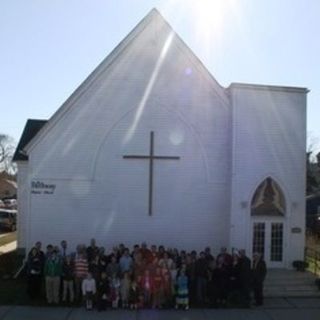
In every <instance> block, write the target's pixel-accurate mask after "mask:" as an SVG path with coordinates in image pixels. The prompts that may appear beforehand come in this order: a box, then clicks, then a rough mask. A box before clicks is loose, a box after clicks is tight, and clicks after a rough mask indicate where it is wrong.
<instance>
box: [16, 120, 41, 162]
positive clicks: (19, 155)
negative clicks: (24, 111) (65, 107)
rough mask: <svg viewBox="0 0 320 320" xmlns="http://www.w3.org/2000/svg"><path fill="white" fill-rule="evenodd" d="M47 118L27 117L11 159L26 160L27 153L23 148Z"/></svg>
mask: <svg viewBox="0 0 320 320" xmlns="http://www.w3.org/2000/svg"><path fill="white" fill-rule="evenodd" d="M46 122H47V120H36V119H28V120H27V123H26V125H25V127H24V129H23V132H22V135H21V138H20V141H19V143H18V146H17V149H16V151H15V153H14V156H13V159H12V160H13V161H27V160H28V155H27V154H26V153H25V152H24V150H23V148H24V147H25V146H26V145H27V144H28V143H29V142H30V141H31V140H32V139H33V138H34V136H35V135H36V134H37V133H38V132H39V130H40V129H41V128H42V127H43V126H44V125H45V124H46Z"/></svg>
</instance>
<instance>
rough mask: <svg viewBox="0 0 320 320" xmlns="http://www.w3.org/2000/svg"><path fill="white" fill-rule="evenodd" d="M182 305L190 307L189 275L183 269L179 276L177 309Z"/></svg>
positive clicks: (186, 308)
mask: <svg viewBox="0 0 320 320" xmlns="http://www.w3.org/2000/svg"><path fill="white" fill-rule="evenodd" d="M180 306H181V307H182V308H184V309H185V310H188V309H189V291H188V277H187V276H186V274H185V271H184V270H183V269H182V270H181V271H180V275H179V276H178V278H177V297H176V309H178V308H179V307H180Z"/></svg>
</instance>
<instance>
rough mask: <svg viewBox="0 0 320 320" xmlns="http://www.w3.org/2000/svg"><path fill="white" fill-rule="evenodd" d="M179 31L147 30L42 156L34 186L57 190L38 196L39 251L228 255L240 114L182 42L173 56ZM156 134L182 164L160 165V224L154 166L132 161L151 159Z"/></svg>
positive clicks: (44, 144)
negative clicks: (154, 249) (232, 148)
mask: <svg viewBox="0 0 320 320" xmlns="http://www.w3.org/2000/svg"><path fill="white" fill-rule="evenodd" d="M169 31H170V30H169V29H168V27H167V26H166V25H163V28H159V25H157V33H156V34H155V32H154V29H153V28H152V27H150V28H147V29H145V30H144V31H143V33H142V34H140V35H139V36H138V37H137V38H136V39H135V41H134V42H133V43H132V44H131V45H130V46H129V47H127V48H126V50H125V51H124V52H122V53H121V56H120V57H119V59H118V60H116V63H114V64H113V66H112V67H111V68H110V69H109V70H108V72H105V73H103V74H101V75H100V76H99V79H98V80H97V81H96V82H95V83H93V84H92V85H91V86H90V87H89V88H86V89H85V90H84V91H83V93H82V94H81V95H80V98H79V99H78V100H77V101H75V102H74V105H73V106H72V107H71V108H69V109H68V111H67V112H66V113H65V114H64V115H63V117H62V118H61V119H60V121H59V122H58V123H57V124H56V125H55V126H53V127H52V128H51V130H50V131H49V132H48V134H46V135H45V138H44V139H42V140H41V141H40V142H39V143H37V144H36V145H35V147H34V148H33V149H32V152H31V154H30V157H29V159H30V160H29V162H30V165H31V168H32V179H33V180H35V181H36V180H40V181H44V182H46V183H54V184H56V190H55V192H54V194H53V195H43V194H42V195H37V194H33V195H32V196H31V210H32V216H31V222H30V223H31V225H32V230H31V242H34V241H36V240H38V239H40V240H42V241H43V242H44V243H48V242H54V243H57V242H58V241H60V240H61V239H63V238H65V239H67V240H69V241H70V242H71V244H72V245H73V246H74V245H75V244H76V243H78V242H88V240H89V239H90V238H91V237H96V238H97V240H98V241H99V242H100V243H102V244H104V245H106V246H108V247H110V246H112V245H114V244H117V243H119V242H125V243H127V244H129V245H133V244H134V243H136V242H138V243H139V242H141V241H144V240H146V241H147V242H149V243H151V242H154V243H156V244H161V243H163V244H165V245H168V246H177V247H180V248H186V249H192V248H195V249H198V250H199V249H203V248H204V247H205V246H206V245H211V246H212V247H213V248H214V249H215V250H218V248H219V247H220V246H222V245H228V241H229V230H228V229H229V228H228V226H229V223H228V221H229V212H230V208H229V194H230V182H229V181H230V179H229V178H228V177H229V172H230V161H229V158H230V157H229V148H228V146H229V145H230V141H231V139H230V134H229V133H230V121H229V119H230V107H229V105H227V104H226V102H225V100H223V99H221V97H220V96H219V95H218V94H217V92H218V91H221V88H220V87H217V88H214V87H212V85H211V83H209V82H208V80H207V79H208V77H210V76H208V75H207V74H206V71H205V70H204V68H203V67H202V66H201V65H199V62H198V61H197V60H195V59H193V58H192V57H190V55H188V54H186V53H185V48H184V47H183V46H182V43H181V42H180V41H179V40H178V39H177V38H175V37H174V38H173V40H172V43H171V45H170V46H169V47H168V50H167V52H166V54H164V52H163V48H164V46H165V43H166V41H167V39H168V36H170V34H171V33H170V32H169ZM181 46H182V47H181ZM150 131H154V132H155V153H156V154H158V155H174V156H175V155H177V156H180V157H181V159H180V160H170V161H167V160H166V161H163V160H160V161H155V165H154V196H153V200H154V201H153V204H154V208H153V211H154V215H153V216H152V217H149V216H148V206H147V205H148V174H149V173H148V162H147V161H142V160H127V159H123V158H122V156H123V155H124V154H148V152H149V136H150ZM226 146H227V147H226ZM226 159H228V160H226Z"/></svg>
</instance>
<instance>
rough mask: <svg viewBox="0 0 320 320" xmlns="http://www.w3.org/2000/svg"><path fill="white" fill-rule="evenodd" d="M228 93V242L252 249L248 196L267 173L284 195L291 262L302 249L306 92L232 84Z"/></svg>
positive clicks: (287, 255) (286, 248) (251, 194)
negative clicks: (230, 163)
mask: <svg viewBox="0 0 320 320" xmlns="http://www.w3.org/2000/svg"><path fill="white" fill-rule="evenodd" d="M231 95H232V101H233V154H232V157H233V170H232V195H231V199H232V200H231V201H232V212H231V225H232V230H233V232H232V235H231V244H232V246H234V247H237V248H239V247H240V248H241V247H242V248H247V249H248V251H249V252H251V242H252V239H251V237H250V235H251V232H250V231H251V230H250V229H251V225H250V222H251V218H250V202H251V198H252V196H253V193H254V191H255V189H256V187H257V186H258V185H259V184H260V183H261V182H262V181H263V180H264V179H265V178H266V177H268V176H271V177H272V178H273V179H275V180H276V181H277V182H278V183H279V185H280V187H281V188H282V189H283V192H284V195H285V198H286V205H287V212H286V217H285V220H284V222H285V224H286V228H287V229H286V230H287V233H286V235H285V239H284V240H285V258H286V265H287V266H290V265H291V262H292V261H293V260H295V259H302V258H303V250H304V227H305V208H304V203H305V150H306V149H305V138H306V137H305V132H306V127H305V125H306V118H305V117H306V93H305V91H302V90H296V91H294V90H293V89H291V90H290V89H286V88H284V89H281V88H269V89H268V88H265V87H259V86H252V87H251V88H249V87H243V86H241V85H240V86H237V85H235V86H234V87H231ZM243 203H245V204H246V205H243V206H242V204H243ZM292 227H300V228H301V229H302V232H301V233H300V234H291V228H292ZM244 233H245V234H246V235H248V236H244Z"/></svg>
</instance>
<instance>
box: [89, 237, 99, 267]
mask: <svg viewBox="0 0 320 320" xmlns="http://www.w3.org/2000/svg"><path fill="white" fill-rule="evenodd" d="M98 254H99V248H98V247H97V245H96V239H94V238H92V239H91V240H90V246H89V247H88V248H87V260H88V263H91V262H92V261H93V259H94V258H95V257H96V256H97V255H98Z"/></svg>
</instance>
